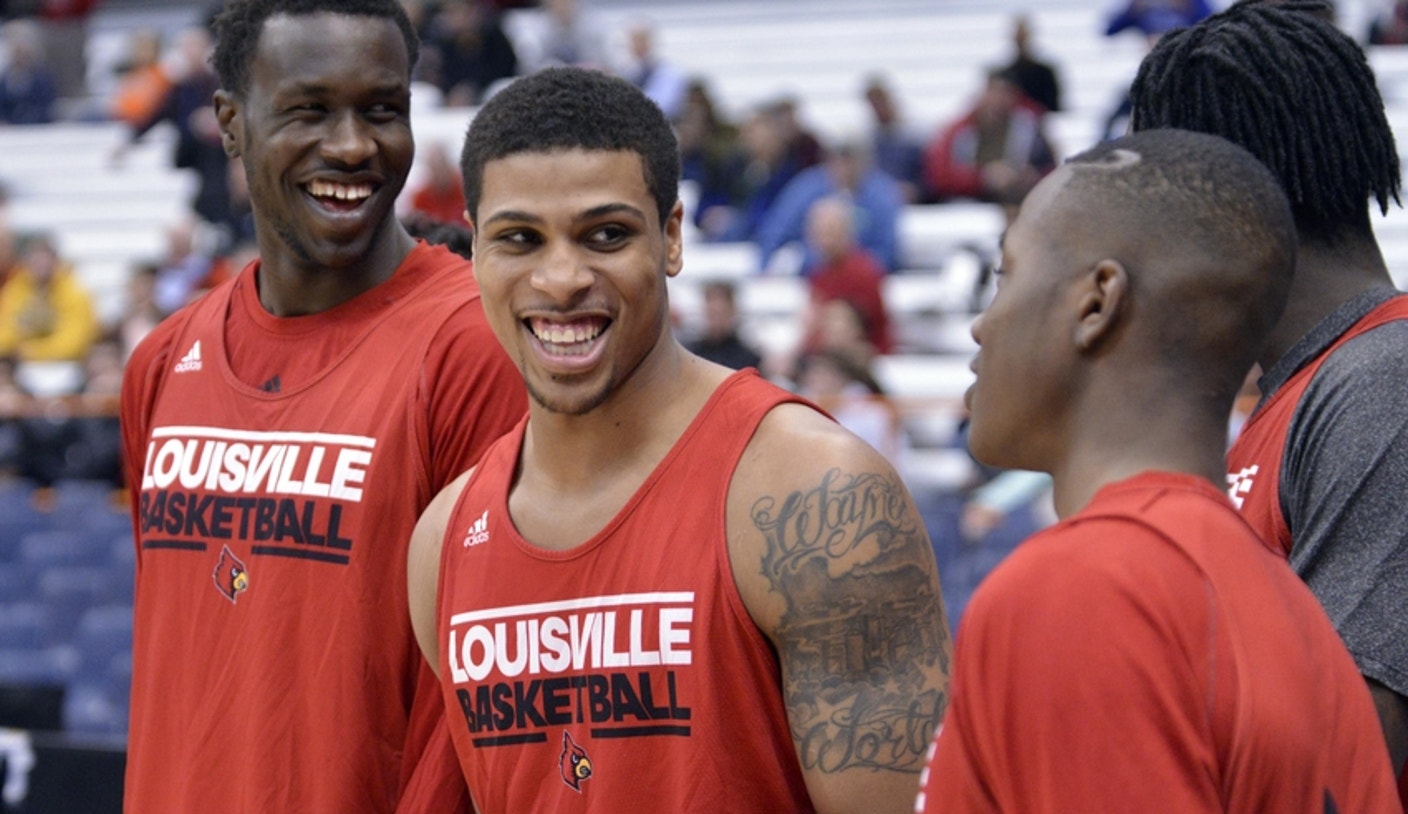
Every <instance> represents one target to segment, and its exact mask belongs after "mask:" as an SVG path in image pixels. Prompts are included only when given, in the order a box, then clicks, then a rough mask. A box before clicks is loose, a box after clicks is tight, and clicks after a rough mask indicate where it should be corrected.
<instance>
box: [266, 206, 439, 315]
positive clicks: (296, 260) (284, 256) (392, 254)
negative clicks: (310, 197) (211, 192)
mask: <svg viewBox="0 0 1408 814" xmlns="http://www.w3.org/2000/svg"><path fill="white" fill-rule="evenodd" d="M275 240H278V238H275ZM414 248H415V239H414V238H412V237H411V236H410V234H409V233H408V232H407V231H406V230H405V229H404V228H402V227H401V225H400V223H399V222H397V221H396V220H395V219H394V218H391V219H388V220H387V222H386V223H384V224H383V225H382V226H381V227H380V228H379V229H378V231H377V234H376V235H373V236H372V237H371V238H369V242H368V244H367V245H366V248H365V251H364V253H363V254H361V255H360V256H355V257H351V258H349V259H348V260H347V262H345V263H339V264H337V265H323V264H321V263H317V262H314V261H311V260H309V259H307V258H304V257H301V256H299V255H298V254H296V253H295V252H293V251H291V250H290V249H289V248H288V246H287V244H286V243H284V242H283V241H281V240H279V242H277V243H275V244H274V245H272V246H266V245H264V244H262V243H261V245H260V265H259V302H260V304H261V305H263V306H264V309H265V310H266V311H268V312H269V313H270V314H273V315H274V316H277V317H293V316H305V315H308V314H318V313H322V312H324V311H327V310H330V309H332V308H335V307H337V306H339V305H341V304H343V303H345V302H347V301H348V300H351V299H353V298H355V297H357V296H358V295H360V294H363V293H365V292H367V291H370V290H371V289H373V288H375V287H376V286H378V285H381V284H382V283H384V282H386V281H387V280H389V279H391V277H392V275H394V274H395V273H396V269H397V268H398V267H399V266H400V265H401V261H403V260H405V259H406V255H408V254H410V253H411V250H412V249H414Z"/></svg>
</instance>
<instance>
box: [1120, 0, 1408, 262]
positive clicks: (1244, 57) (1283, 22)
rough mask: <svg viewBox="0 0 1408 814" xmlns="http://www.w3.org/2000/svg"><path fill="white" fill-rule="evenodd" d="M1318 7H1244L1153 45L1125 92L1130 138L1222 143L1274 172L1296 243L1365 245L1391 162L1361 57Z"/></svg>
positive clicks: (1394, 173)
mask: <svg viewBox="0 0 1408 814" xmlns="http://www.w3.org/2000/svg"><path fill="white" fill-rule="evenodd" d="M1330 11H1331V9H1330V7H1329V6H1328V5H1327V4H1326V3H1324V2H1322V0H1241V2H1238V3H1236V4H1234V5H1232V6H1231V7H1230V8H1228V9H1227V10H1226V11H1223V12H1221V13H1219V14H1215V15H1213V16H1212V17H1209V18H1207V19H1206V20H1203V21H1202V22H1201V23H1199V24H1197V25H1194V26H1191V27H1189V28H1184V29H1179V30H1176V31H1173V32H1170V33H1169V34H1167V35H1165V36H1164V37H1163V38H1161V39H1160V40H1159V42H1158V44H1157V45H1156V46H1155V47H1154V48H1153V50H1151V51H1150V53H1149V54H1148V55H1147V56H1146V57H1145V59H1144V61H1143V63H1142V64H1141V65H1140V67H1139V72H1138V74H1137V76H1136V77H1135V80H1134V83H1133V85H1132V87H1131V89H1130V99H1131V102H1132V104H1133V113H1132V118H1131V124H1132V127H1133V129H1134V130H1136V131H1138V130H1147V129H1150V128H1161V127H1176V128H1184V129H1189V130H1198V131H1201V132H1205V133H1212V134H1214V135H1219V136H1223V137H1225V138H1227V139H1230V140H1231V141H1234V142H1236V143H1237V144H1239V145H1241V146H1243V147H1245V148H1246V149H1248V150H1250V151H1251V152H1252V154H1253V155H1255V156H1256V157H1257V158H1258V159H1260V160H1261V161H1262V162H1263V163H1265V164H1266V165H1267V166H1268V167H1270V168H1271V171H1272V172H1273V173H1275V175H1276V177H1277V178H1278V179H1279V180H1280V182H1281V185H1282V187H1283V188H1284V189H1285V192H1286V194H1287V196H1288V197H1289V198H1290V201H1291V207H1292V211H1293V212H1294V213H1295V217H1296V226H1297V228H1298V230H1299V232H1300V234H1301V235H1302V236H1303V237H1306V238H1310V239H1318V240H1323V241H1331V242H1332V241H1334V240H1335V239H1336V238H1337V237H1340V236H1342V235H1346V234H1357V235H1359V236H1366V235H1372V230H1371V227H1370V224H1369V206H1368V204H1369V200H1370V199H1371V198H1372V199H1373V200H1375V201H1377V202H1378V205H1379V208H1380V209H1381V211H1383V212H1387V211H1388V206H1389V201H1390V200H1393V201H1398V200H1399V186H1400V178H1399V160H1398V149H1397V146H1396V144H1395V143H1394V137H1393V131H1392V129H1391V128H1390V127H1389V124H1388V119H1387V117H1386V116H1385V114H1384V104H1383V99H1382V97H1381V96H1380V94H1379V89H1378V83H1377V81H1376V80H1375V78H1374V73H1373V70H1372V69H1371V68H1370V66H1369V63H1368V61H1367V59H1366V57H1365V54H1364V51H1363V49H1362V48H1360V47H1359V45H1358V44H1357V43H1355V42H1354V40H1353V39H1351V38H1350V37H1349V36H1347V35H1346V34H1345V33H1344V32H1343V31H1341V30H1340V29H1339V28H1338V27H1337V26H1336V25H1335V24H1334V22H1333V15H1332V14H1331V13H1330Z"/></svg>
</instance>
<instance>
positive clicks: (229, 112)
mask: <svg viewBox="0 0 1408 814" xmlns="http://www.w3.org/2000/svg"><path fill="white" fill-rule="evenodd" d="M237 114H238V106H237V105H236V103H235V97H234V95H233V94H231V93H230V92H229V91H225V90H217V91H215V121H216V123H217V124H219V125H220V146H221V147H223V148H224V149H225V155H226V156H227V157H229V158H239V157H240V138H239V134H238V133H237V132H236V131H237V129H238V128H239V127H240V121H239V119H238V115H237Z"/></svg>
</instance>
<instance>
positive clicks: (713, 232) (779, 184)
mask: <svg viewBox="0 0 1408 814" xmlns="http://www.w3.org/2000/svg"><path fill="white" fill-rule="evenodd" d="M739 143H740V144H741V145H742V146H743V164H742V171H741V172H740V173H739V175H738V182H739V184H738V187H737V188H736V189H735V190H734V191H733V197H732V198H731V199H730V200H729V201H728V202H727V203H721V204H715V205H711V206H708V207H707V208H706V207H701V209H700V213H699V229H700V232H701V233H702V234H703V236H704V238H705V239H706V240H715V241H739V240H752V239H753V238H754V237H755V236H756V235H757V233H758V227H759V225H760V224H761V223H762V221H763V217H764V216H765V215H766V214H767V211H768V209H769V208H770V207H771V206H772V203H773V201H774V200H775V199H776V198H777V195H778V193H779V192H781V191H782V188H783V187H784V186H786V185H787V182H788V181H790V180H792V177H793V176H794V175H796V174H797V172H798V171H799V170H800V169H801V167H800V166H799V164H798V162H797V158H796V156H794V155H793V153H792V151H791V150H789V149H788V139H787V135H786V133H785V132H784V131H783V127H782V124H781V122H779V121H778V118H777V117H776V116H775V115H773V113H772V112H771V111H770V110H768V109H767V108H766V107H764V108H759V109H757V110H755V111H753V113H752V114H751V115H749V116H748V118H747V119H746V120H745V121H744V122H743V126H742V128H741V130H740V132H739Z"/></svg>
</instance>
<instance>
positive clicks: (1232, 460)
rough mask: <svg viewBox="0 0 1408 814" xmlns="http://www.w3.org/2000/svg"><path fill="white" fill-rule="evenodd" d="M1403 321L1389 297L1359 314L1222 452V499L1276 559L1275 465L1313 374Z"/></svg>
mask: <svg viewBox="0 0 1408 814" xmlns="http://www.w3.org/2000/svg"><path fill="white" fill-rule="evenodd" d="M1399 319H1408V297H1395V298H1394V299H1391V300H1389V301H1388V302H1385V303H1384V304H1382V305H1380V306H1379V307H1377V308H1375V309H1374V310H1372V311H1370V312H1369V313H1368V314H1365V315H1364V317H1363V318H1361V319H1360V320H1359V321H1358V322H1356V323H1354V325H1353V327H1351V328H1350V329H1349V330H1348V331H1345V332H1344V335H1342V336H1341V337H1340V338H1339V339H1336V340H1335V342H1334V343H1333V344H1331V345H1330V346H1329V347H1328V348H1326V349H1325V351H1324V352H1323V353H1321V354H1320V355H1319V356H1317V357H1315V359H1313V360H1312V361H1311V362H1310V363H1309V364H1307V365H1306V366H1305V367H1303V368H1301V369H1300V370H1298V371H1296V373H1295V375H1293V376H1291V377H1290V378H1289V379H1287V380H1286V383H1285V384H1283V385H1281V387H1279V388H1278V389H1277V390H1276V392H1275V393H1273V394H1272V395H1271V397H1270V398H1269V399H1267V400H1266V401H1265V402H1264V403H1263V404H1261V405H1260V406H1259V407H1257V409H1256V411H1255V412H1254V413H1252V415H1251V417H1250V418H1249V419H1247V423H1246V424H1245V425H1244V426H1243V427H1242V431H1241V432H1240V433H1239V434H1238V436H1237V439H1236V440H1235V441H1234V442H1233V443H1232V448H1231V449H1229V450H1228V452H1227V494H1228V496H1229V497H1231V498H1232V502H1233V503H1235V504H1236V505H1237V508H1238V509H1239V510H1241V512H1242V516H1243V517H1245V518H1246V519H1247V522H1248V523H1250V524H1251V526H1252V528H1254V529H1256V531H1257V533H1258V534H1260V535H1261V538H1262V540H1264V541H1265V542H1266V544H1267V545H1269V546H1271V548H1272V550H1274V551H1277V552H1280V554H1281V556H1283V557H1289V556H1290V555H1291V545H1292V540H1291V529H1290V527H1289V526H1288V525H1287V524H1286V518H1285V515H1284V514H1283V513H1282V512H1281V461H1282V459H1283V458H1284V456H1285V451H1286V432H1287V431H1288V430H1289V429H1290V426H1291V419H1292V418H1293V417H1294V415H1295V411H1296V407H1297V406H1299V405H1300V398H1301V395H1302V394H1303V393H1305V389H1306V388H1307V387H1309V386H1310V382H1311V380H1312V379H1313V378H1315V373H1316V371H1318V370H1319V369H1320V366H1321V365H1322V364H1324V362H1325V360H1326V359H1328V358H1330V354H1332V353H1334V352H1335V350H1336V349H1337V348H1339V347H1340V346H1341V345H1343V344H1344V343H1346V342H1348V341H1349V340H1351V339H1353V338H1355V337H1356V336H1359V335H1361V334H1363V333H1365V332H1367V331H1370V330H1373V329H1374V328H1377V327H1379V326H1380V325H1383V324H1385V323H1388V322H1392V321H1394V320H1399Z"/></svg>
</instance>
